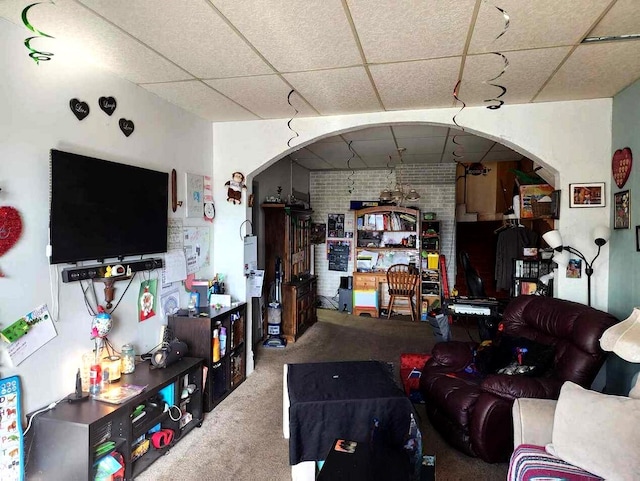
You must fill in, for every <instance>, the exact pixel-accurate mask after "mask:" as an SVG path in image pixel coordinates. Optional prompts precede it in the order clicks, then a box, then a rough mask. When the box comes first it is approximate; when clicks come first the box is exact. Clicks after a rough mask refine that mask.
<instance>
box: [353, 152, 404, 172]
mask: <svg viewBox="0 0 640 481" xmlns="http://www.w3.org/2000/svg"><path fill="white" fill-rule="evenodd" d="M362 160H363V161H364V162H365V164H367V166H369V167H373V168H380V169H389V170H390V169H392V168H393V165H394V164H395V163H396V162H397V161H393V162H391V163H390V162H389V156H388V155H367V156H365V157H362Z"/></svg>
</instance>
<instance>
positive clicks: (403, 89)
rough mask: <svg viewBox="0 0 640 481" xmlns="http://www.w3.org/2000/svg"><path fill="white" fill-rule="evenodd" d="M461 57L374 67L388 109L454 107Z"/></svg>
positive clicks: (379, 89)
mask: <svg viewBox="0 0 640 481" xmlns="http://www.w3.org/2000/svg"><path fill="white" fill-rule="evenodd" d="M460 61H461V59H460V57H453V58H445V59H437V60H421V61H417V62H403V63H394V64H385V65H372V66H371V67H370V70H371V75H372V76H373V80H374V82H375V84H376V87H377V88H378V92H380V96H381V97H382V103H383V104H384V106H385V108H386V109H387V110H400V109H416V108H438V107H451V106H452V105H453V102H454V98H453V88H454V87H455V84H456V81H457V78H458V70H459V69H460Z"/></svg>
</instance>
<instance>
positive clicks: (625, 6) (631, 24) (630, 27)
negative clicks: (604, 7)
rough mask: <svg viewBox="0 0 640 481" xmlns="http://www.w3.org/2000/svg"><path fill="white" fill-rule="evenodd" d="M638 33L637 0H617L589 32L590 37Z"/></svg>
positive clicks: (639, 25) (639, 10)
mask: <svg viewBox="0 0 640 481" xmlns="http://www.w3.org/2000/svg"><path fill="white" fill-rule="evenodd" d="M632 34H640V8H639V6H638V0H617V1H616V3H615V4H614V5H613V7H611V10H609V11H608V12H607V14H606V15H605V16H604V18H603V19H602V20H601V21H600V23H598V25H596V27H595V28H594V29H593V30H592V31H591V32H589V36H590V37H602V36H607V35H632Z"/></svg>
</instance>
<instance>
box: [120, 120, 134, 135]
mask: <svg viewBox="0 0 640 481" xmlns="http://www.w3.org/2000/svg"><path fill="white" fill-rule="evenodd" d="M118 123H119V124H120V130H122V133H123V134H124V135H126V136H127V137H129V136H130V135H131V134H132V133H133V130H134V129H135V126H134V125H133V121H132V120H127V119H120V121H119V122H118Z"/></svg>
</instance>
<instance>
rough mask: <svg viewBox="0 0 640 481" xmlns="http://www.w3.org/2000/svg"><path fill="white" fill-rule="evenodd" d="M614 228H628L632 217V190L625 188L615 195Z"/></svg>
mask: <svg viewBox="0 0 640 481" xmlns="http://www.w3.org/2000/svg"><path fill="white" fill-rule="evenodd" d="M613 202H614V205H613V228H614V229H628V228H629V226H630V219H631V192H630V191H628V190H623V191H621V192H616V193H615V194H614V195H613Z"/></svg>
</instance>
